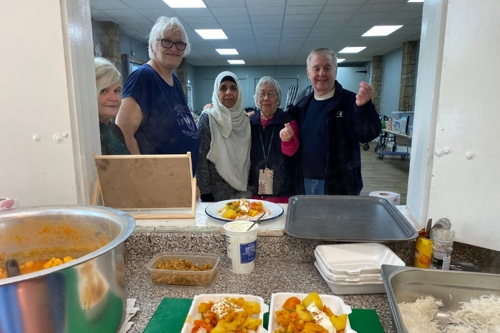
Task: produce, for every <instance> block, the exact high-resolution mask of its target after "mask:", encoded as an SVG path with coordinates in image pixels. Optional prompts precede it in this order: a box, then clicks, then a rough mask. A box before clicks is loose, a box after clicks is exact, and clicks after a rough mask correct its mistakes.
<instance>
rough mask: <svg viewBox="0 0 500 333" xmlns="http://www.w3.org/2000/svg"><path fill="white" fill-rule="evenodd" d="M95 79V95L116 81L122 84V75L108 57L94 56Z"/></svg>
mask: <svg viewBox="0 0 500 333" xmlns="http://www.w3.org/2000/svg"><path fill="white" fill-rule="evenodd" d="M94 67H95V80H96V86H97V96H99V93H100V92H101V91H102V90H103V89H106V88H109V87H111V86H114V85H115V84H117V83H118V82H119V83H120V86H121V84H122V75H121V74H120V72H119V71H118V69H116V67H115V65H113V63H112V62H111V61H109V60H108V59H104V58H99V57H97V58H94Z"/></svg>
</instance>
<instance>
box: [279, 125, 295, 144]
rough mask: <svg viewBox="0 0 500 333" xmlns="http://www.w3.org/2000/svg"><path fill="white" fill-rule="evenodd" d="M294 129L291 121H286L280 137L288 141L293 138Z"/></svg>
mask: <svg viewBox="0 0 500 333" xmlns="http://www.w3.org/2000/svg"><path fill="white" fill-rule="evenodd" d="M292 137H293V130H292V127H291V126H290V123H286V124H285V127H284V128H283V129H282V130H281V131H280V139H281V141H284V142H287V141H290V140H292Z"/></svg>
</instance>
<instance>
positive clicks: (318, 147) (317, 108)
mask: <svg viewBox="0 0 500 333" xmlns="http://www.w3.org/2000/svg"><path fill="white" fill-rule="evenodd" d="M329 103H330V99H326V100H323V101H317V100H316V99H315V98H314V97H313V98H312V100H311V104H309V109H308V112H307V114H306V117H305V119H304V124H303V125H302V127H301V129H300V138H301V143H300V144H301V146H302V156H303V158H302V163H301V164H302V172H303V175H304V178H311V179H325V178H326V172H325V170H326V163H327V156H326V152H327V151H328V118H327V114H328V104H329ZM305 131H307V133H304V132H305Z"/></svg>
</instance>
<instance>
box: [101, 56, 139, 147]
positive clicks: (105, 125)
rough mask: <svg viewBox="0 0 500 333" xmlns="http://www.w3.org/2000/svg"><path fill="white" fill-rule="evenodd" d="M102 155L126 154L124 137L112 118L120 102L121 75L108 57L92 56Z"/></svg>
mask: <svg viewBox="0 0 500 333" xmlns="http://www.w3.org/2000/svg"><path fill="white" fill-rule="evenodd" d="M94 67H95V79H96V86H97V111H98V114H99V132H100V136H101V154H102V155H128V154H130V153H129V151H128V149H127V146H126V145H125V138H124V137H123V133H122V131H121V129H120V127H118V126H116V124H115V123H114V122H113V119H114V118H115V117H116V115H117V113H118V110H119V109H120V105H121V104H122V97H121V93H122V75H121V74H120V72H119V71H118V69H116V67H115V65H113V63H112V62H111V61H109V60H108V59H104V58H99V57H97V58H94Z"/></svg>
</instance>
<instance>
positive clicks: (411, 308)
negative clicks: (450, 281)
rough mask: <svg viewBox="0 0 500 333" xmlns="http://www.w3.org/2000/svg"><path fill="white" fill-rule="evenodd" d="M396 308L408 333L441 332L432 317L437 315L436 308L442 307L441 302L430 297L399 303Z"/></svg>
mask: <svg viewBox="0 0 500 333" xmlns="http://www.w3.org/2000/svg"><path fill="white" fill-rule="evenodd" d="M398 306H399V312H400V313H401V317H402V318H403V322H404V324H405V327H406V329H407V330H408V332H410V333H421V332H422V333H423V332H425V333H441V332H443V330H442V327H441V326H440V325H438V324H437V321H435V320H434V317H435V316H436V314H437V313H438V307H440V306H443V302H441V301H438V300H436V299H435V298H434V297H432V296H427V297H425V298H423V297H422V298H419V299H417V300H416V301H415V302H402V303H399V304H398Z"/></svg>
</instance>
